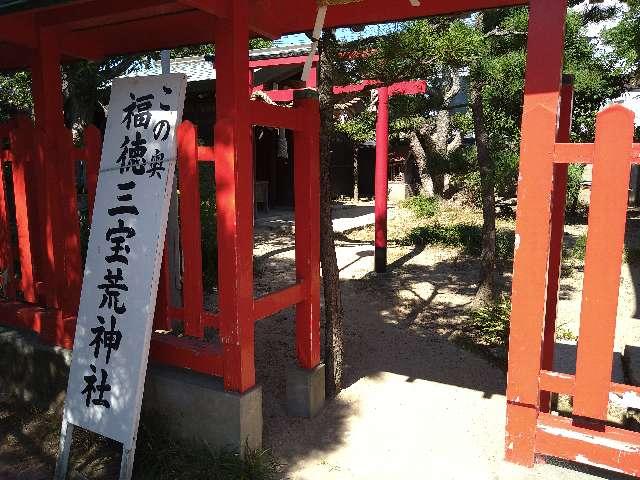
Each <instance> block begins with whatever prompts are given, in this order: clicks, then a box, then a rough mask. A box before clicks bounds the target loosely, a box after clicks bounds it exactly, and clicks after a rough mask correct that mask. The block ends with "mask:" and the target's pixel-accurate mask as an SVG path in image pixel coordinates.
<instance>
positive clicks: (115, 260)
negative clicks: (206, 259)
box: [56, 74, 186, 478]
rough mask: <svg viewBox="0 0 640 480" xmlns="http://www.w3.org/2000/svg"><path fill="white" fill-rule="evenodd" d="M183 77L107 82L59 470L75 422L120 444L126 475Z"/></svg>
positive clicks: (143, 370)
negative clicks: (106, 107) (108, 92)
mask: <svg viewBox="0 0 640 480" xmlns="http://www.w3.org/2000/svg"><path fill="white" fill-rule="evenodd" d="M185 89H186V77H185V76H184V75H182V74H168V75H158V76H151V77H136V78H125V79H116V80H114V82H113V85H112V87H111V100H110V102H109V110H108V118H107V128H106V132H105V139H104V145H103V149H102V158H101V162H100V173H99V176H98V187H97V192H96V197H95V206H94V209H93V220H92V223H91V233H90V236H89V247H88V250H87V260H86V265H85V270H84V279H83V282H82V294H81V299H80V310H79V312H78V321H77V325H76V334H75V340H74V344H73V357H72V361H71V370H70V373H69V384H68V387H67V397H66V402H65V408H64V417H63V426H62V435H61V449H60V451H61V453H60V455H59V457H58V467H57V469H56V475H57V476H58V477H59V478H64V475H65V473H66V464H67V458H66V457H67V456H68V451H69V448H70V444H71V431H72V429H73V426H79V427H82V428H85V429H87V430H91V431H93V432H97V433H100V434H102V435H104V436H106V437H109V438H112V439H114V440H116V441H118V442H120V443H122V444H123V461H122V466H121V478H130V476H131V468H132V464H133V452H134V448H135V439H136V432H137V430H138V421H139V417H140V407H141V404H142V392H143V389H144V380H145V374H146V370H147V356H148V352H149V342H150V339H151V333H152V325H153V315H154V310H155V304H156V293H157V290H158V277H159V275H160V265H161V262H162V252H163V248H164V239H165V231H166V224H167V213H168V210H169V200H170V196H171V189H172V185H173V178H174V169H175V162H176V156H177V146H176V128H177V126H178V125H179V122H180V120H181V118H182V109H183V105H184V96H185Z"/></svg>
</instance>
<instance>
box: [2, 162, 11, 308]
mask: <svg viewBox="0 0 640 480" xmlns="http://www.w3.org/2000/svg"><path fill="white" fill-rule="evenodd" d="M4 173H5V172H4V162H2V161H0V269H1V270H2V276H3V279H2V288H3V290H4V294H5V295H6V297H7V298H9V299H14V298H15V289H14V281H13V278H14V273H13V251H12V248H11V231H10V227H9V216H8V211H7V201H6V191H5V180H4Z"/></svg>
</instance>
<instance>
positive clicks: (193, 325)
mask: <svg viewBox="0 0 640 480" xmlns="http://www.w3.org/2000/svg"><path fill="white" fill-rule="evenodd" d="M178 173H179V175H180V179H179V180H180V182H179V186H180V218H182V222H181V223H180V236H181V239H182V254H183V256H184V273H183V280H182V299H183V306H184V331H185V334H187V335H190V336H192V337H200V338H201V337H203V336H204V324H203V323H202V312H203V301H204V299H203V287H202V245H201V243H202V242H201V239H200V237H201V235H202V233H201V230H200V181H199V175H198V144H197V134H196V128H195V126H194V125H193V124H192V123H191V122H188V121H187V122H183V123H182V125H180V127H179V128H178Z"/></svg>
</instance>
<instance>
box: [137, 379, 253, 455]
mask: <svg viewBox="0 0 640 480" xmlns="http://www.w3.org/2000/svg"><path fill="white" fill-rule="evenodd" d="M148 373H149V374H148V375H147V380H146V384H145V389H144V400H143V403H142V407H143V409H145V411H149V412H160V413H161V414H162V415H165V416H167V417H168V418H169V419H170V427H171V429H172V430H173V431H174V432H175V434H176V435H178V436H179V437H181V438H184V439H185V440H195V441H197V442H203V443H206V444H207V445H208V446H209V447H211V448H230V449H232V450H234V451H236V452H240V453H242V454H244V449H245V447H248V448H250V449H252V450H253V449H257V448H261V447H262V388H261V387H260V386H256V387H254V388H252V389H251V390H249V391H247V392H245V393H242V394H239V393H233V392H227V391H225V390H224V387H223V383H222V379H219V378H214V377H210V376H207V375H202V374H199V373H194V372H188V371H184V370H179V369H174V368H168V367H150V369H149V372H148Z"/></svg>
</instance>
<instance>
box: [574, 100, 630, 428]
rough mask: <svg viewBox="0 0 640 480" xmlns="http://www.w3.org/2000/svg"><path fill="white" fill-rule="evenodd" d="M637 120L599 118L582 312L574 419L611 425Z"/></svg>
mask: <svg viewBox="0 0 640 480" xmlns="http://www.w3.org/2000/svg"><path fill="white" fill-rule="evenodd" d="M633 120H634V114H633V112H631V111H630V110H627V109H626V108H624V107H622V106H620V105H614V106H611V107H608V108H607V109H605V110H603V111H602V112H600V113H599V114H598V119H597V121H596V144H595V156H594V163H593V180H592V184H591V201H590V206H589V229H588V235H587V249H586V255H585V266H584V285H583V289H582V306H581V309H580V332H579V338H580V342H579V343H578V357H577V363H576V392H575V397H574V403H573V413H574V415H580V416H584V417H590V418H594V419H600V420H606V418H607V408H608V404H609V384H610V383H611V368H612V366H611V354H612V352H613V341H614V336H615V328H616V313H617V308H618V290H619V288H620V270H621V265H622V250H623V247H624V232H625V225H626V215H627V201H628V183H629V174H630V169H631V164H630V162H629V158H630V156H631V144H632V143H633V128H634V125H633Z"/></svg>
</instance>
